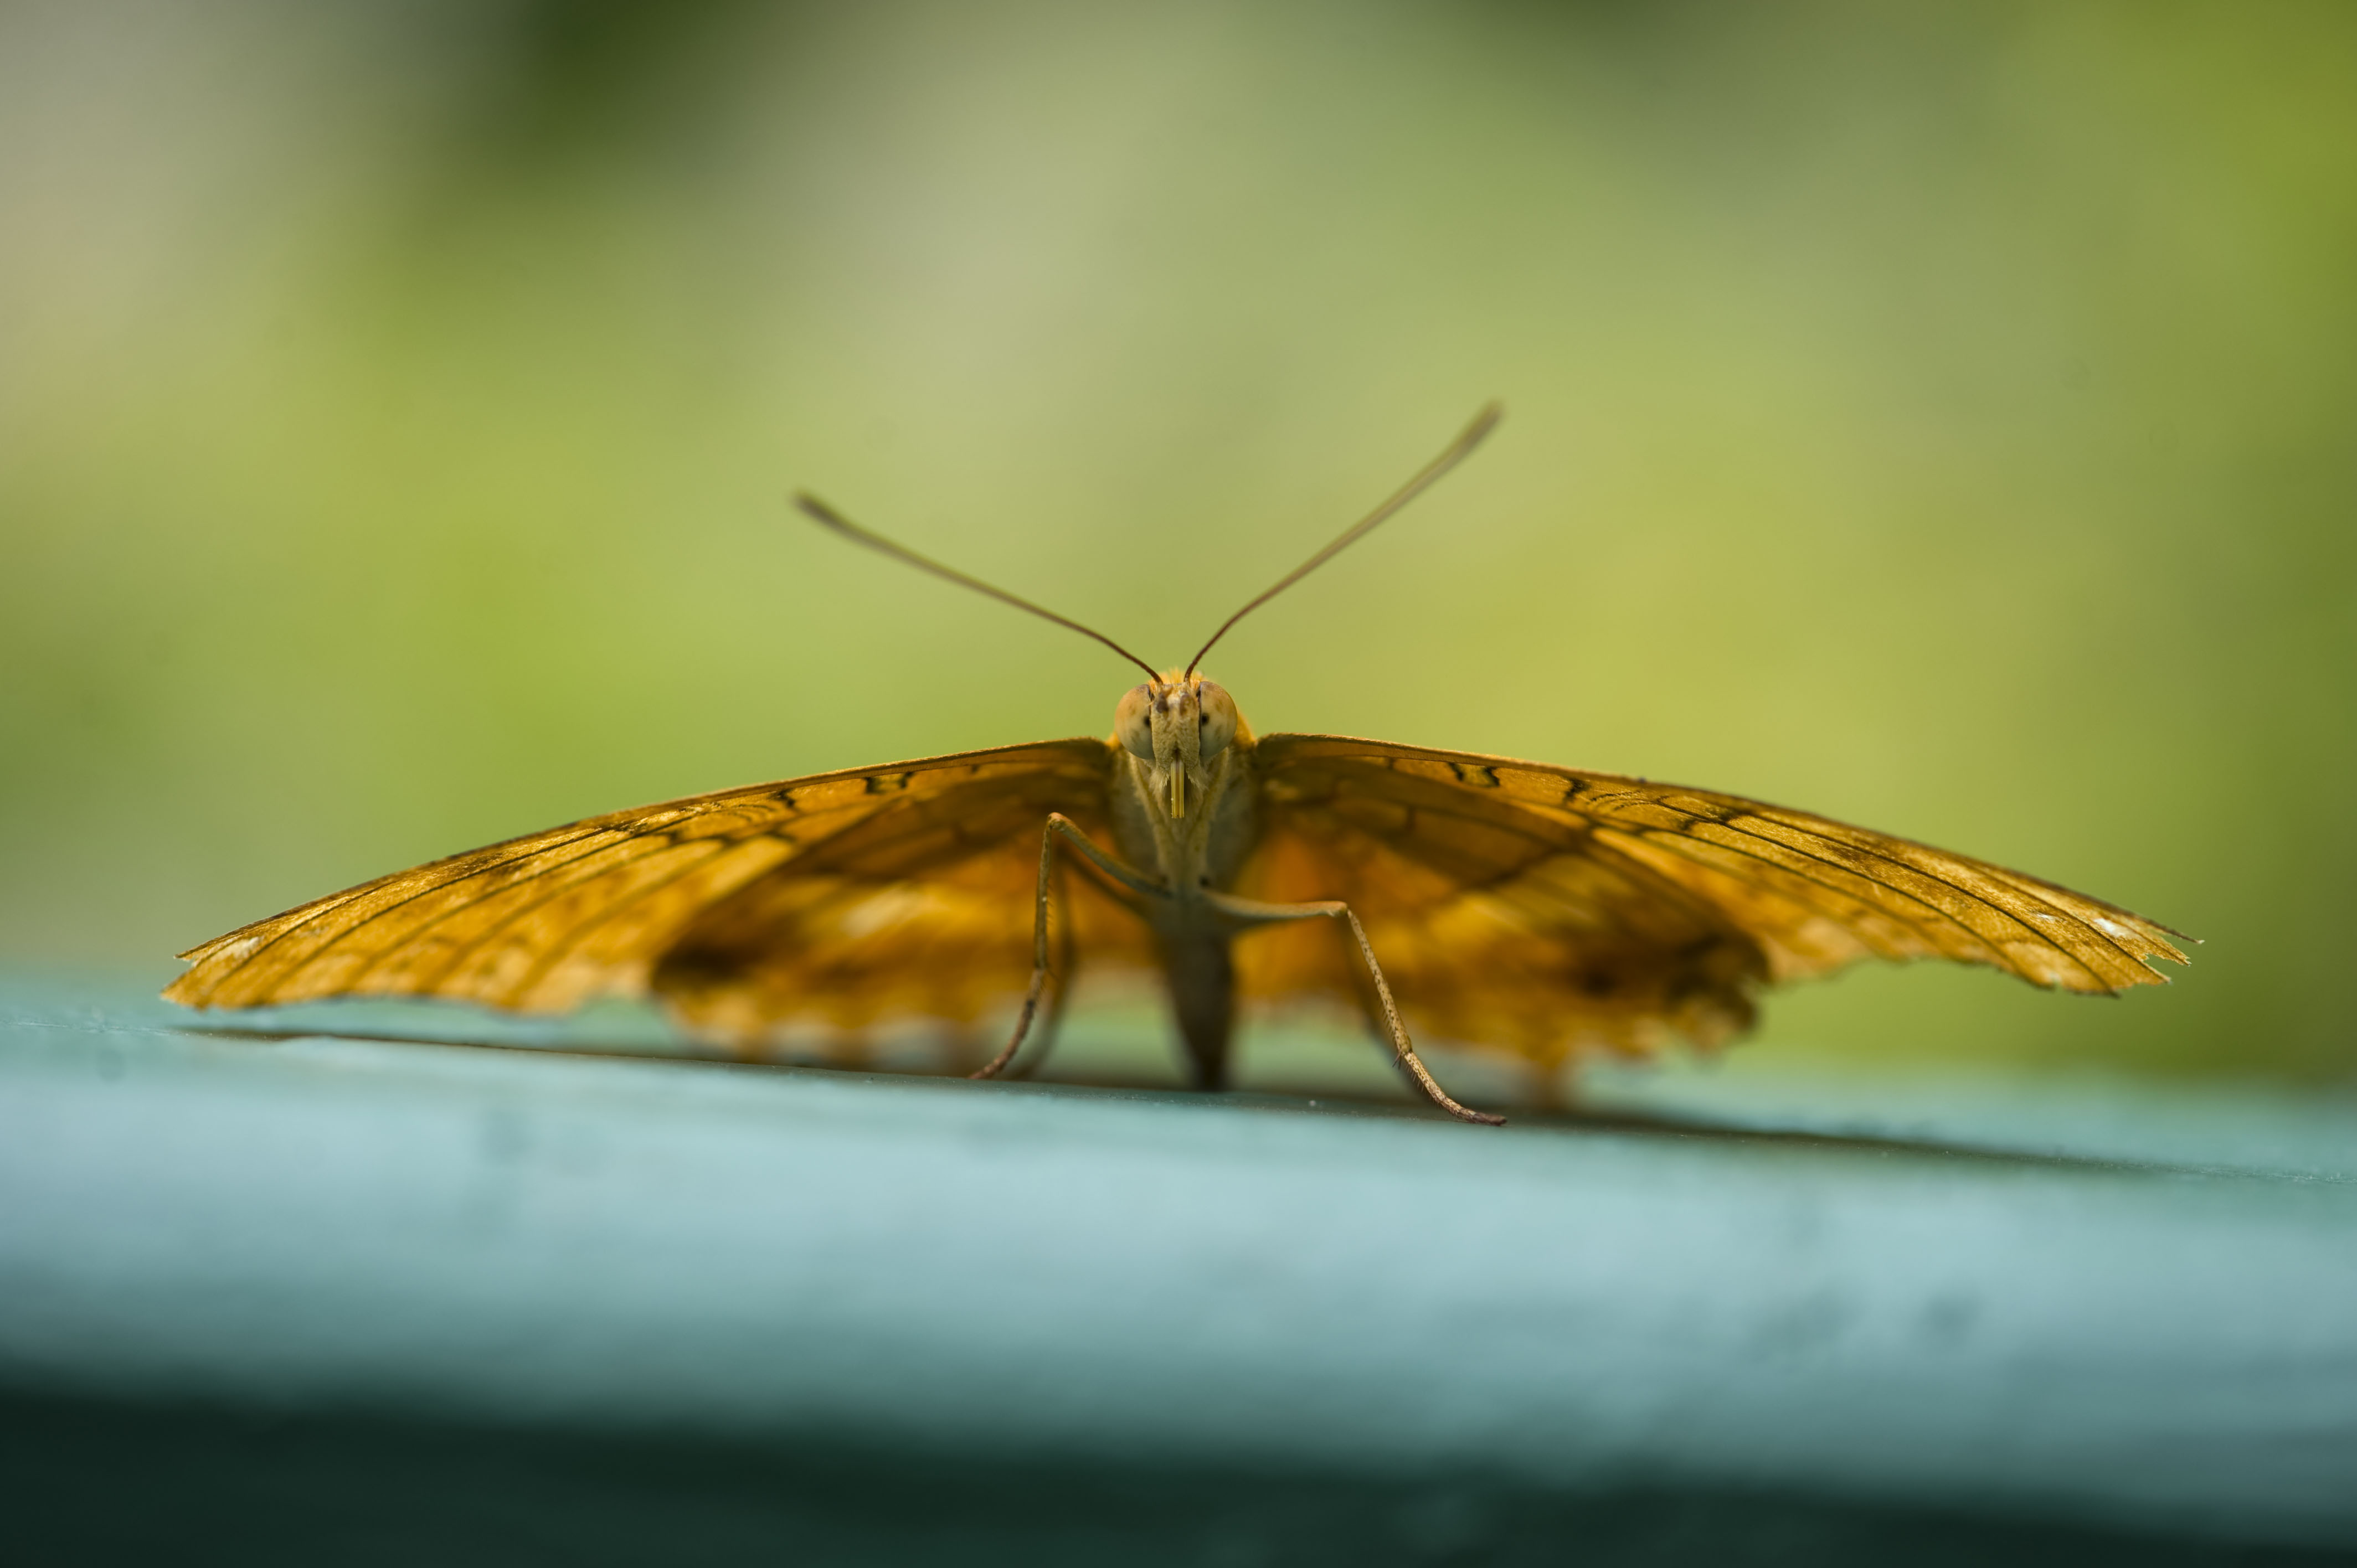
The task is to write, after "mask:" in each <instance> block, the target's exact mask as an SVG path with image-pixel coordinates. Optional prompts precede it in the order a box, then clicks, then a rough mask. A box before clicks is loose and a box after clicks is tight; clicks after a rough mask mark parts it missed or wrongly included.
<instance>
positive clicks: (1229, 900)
mask: <svg viewBox="0 0 2357 1568" xmlns="http://www.w3.org/2000/svg"><path fill="white" fill-rule="evenodd" d="M1202 897H1204V898H1205V899H1206V900H1207V901H1208V902H1209V903H1210V904H1211V908H1214V909H1217V910H1219V911H1220V913H1222V914H1223V915H1225V916H1227V917H1228V918H1230V919H1232V920H1233V921H1235V922H1236V923H1237V924H1239V925H1243V926H1269V925H1277V924H1280V923H1282V922H1285V921H1288V920H1315V919H1320V918H1325V919H1334V920H1340V921H1342V922H1343V923H1344V924H1346V925H1348V926H1349V927H1350V928H1351V937H1352V938H1353V939H1354V940H1356V941H1357V942H1358V944H1359V956H1360V957H1361V959H1363V960H1365V961H1366V965H1367V973H1368V974H1369V975H1371V976H1372V977H1373V980H1374V983H1375V998H1376V1000H1377V1001H1379V1002H1381V1003H1382V1004H1383V1028H1384V1032H1385V1033H1387V1034H1389V1035H1390V1036H1391V1037H1392V1054H1393V1058H1394V1060H1396V1061H1397V1062H1398V1063H1399V1066H1400V1070H1401V1071H1402V1072H1405V1074H1407V1076H1408V1078H1409V1079H1410V1080H1412V1081H1413V1082H1414V1083H1415V1086H1416V1088H1418V1089H1420V1090H1423V1091H1424V1097H1425V1098H1426V1100H1429V1101H1432V1102H1433V1104H1435V1105H1437V1106H1438V1107H1439V1108H1440V1109H1441V1110H1443V1111H1446V1112H1448V1113H1449V1114H1450V1115H1451V1116H1454V1117H1457V1118H1458V1119H1459V1120H1460V1121H1466V1122H1480V1123H1481V1124H1482V1125H1483V1126H1487V1127H1502V1126H1504V1125H1505V1124H1506V1119H1505V1118H1504V1117H1503V1116H1492V1115H1491V1114H1490V1113H1489V1112H1485V1111H1475V1110H1473V1109H1472V1108H1470V1107H1469V1106H1465V1105H1460V1104H1458V1102H1457V1101H1455V1100H1454V1099H1452V1098H1450V1096H1449V1093H1448V1090H1445V1089H1443V1088H1441V1087H1440V1083H1439V1080H1438V1079H1435V1078H1434V1077H1433V1076H1432V1072H1431V1069H1428V1068H1426V1066H1425V1065H1424V1061H1423V1058H1420V1057H1418V1056H1417V1055H1416V1054H1415V1042H1414V1041H1412V1040H1410V1039H1409V1038H1408V1037H1407V1026H1406V1025H1405V1023H1403V1022H1401V1020H1400V1015H1399V1006H1398V1004H1395V1003H1394V1002H1393V1000H1392V988H1391V985H1390V983H1388V982H1386V981H1385V980H1384V979H1383V965H1382V964H1380V963H1378V962H1376V961H1375V947H1374V944H1373V943H1372V942H1371V941H1369V940H1367V928H1366V927H1364V926H1362V925H1361V924H1360V923H1359V917H1358V916H1357V915H1355V914H1353V913H1351V907H1350V906H1349V905H1348V904H1345V903H1343V902H1342V901H1341V900H1340V899H1339V898H1338V899H1328V900H1321V901H1319V902H1318V903H1314V904H1264V903H1262V902H1260V901H1259V900H1258V899H1255V898H1238V897H1233V896H1232V895H1230V894H1225V893H1212V892H1210V891H1208V890H1207V891H1206V892H1205V893H1204V894H1203V895H1202Z"/></svg>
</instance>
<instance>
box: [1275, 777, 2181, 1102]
mask: <svg viewBox="0 0 2357 1568" xmlns="http://www.w3.org/2000/svg"><path fill="white" fill-rule="evenodd" d="M1255 762H1256V765H1257V767H1258V768H1259V772H1260V777H1261V784H1262V801H1263V828H1262V836H1261V840H1260V843H1259V846H1258V848H1257V849H1256V850H1255V852H1254V856H1253V859H1252V861H1251V862H1250V864H1249V865H1248V866H1247V868H1246V871H1245V875H1244V878H1243V882H1244V886H1243V888H1241V889H1240V890H1242V891H1245V892H1248V893H1249V894H1251V895H1252V896H1253V897H1262V898H1269V899H1275V900H1302V899H1313V898H1342V899H1347V900H1348V901H1350V903H1351V905H1352V906H1353V907H1354V908H1356V909H1357V910H1358V912H1359V915H1360V918H1361V919H1362V920H1364V921H1365V922H1366V925H1367V928H1368V934H1369V936H1370V937H1371V938H1372V940H1373V942H1374V944H1375V950H1376V951H1377V953H1378V954H1379V955H1380V956H1381V957H1382V959H1383V967H1384V971H1385V973H1386V974H1387V976H1388V977H1389V978H1390V980H1391V983H1392V985H1393V988H1394V991H1395V993H1397V994H1398V996H1399V998H1400V1000H1401V1003H1402V1004H1403V1006H1404V1007H1405V1008H1406V1009H1407V1010H1408V1012H1409V1013H1410V1014H1411V1015H1412V1016H1413V1017H1415V1019H1417V1020H1418V1021H1419V1022H1420V1026H1422V1027H1423V1028H1425V1029H1426V1030H1428V1031H1431V1032H1433V1033H1435V1034H1437V1035H1438V1036H1444V1037H1447V1038H1450V1039H1455V1040H1459V1041H1463V1042H1467V1043H1470V1044H1480V1045H1491V1046H1498V1047H1505V1048H1509V1049H1512V1050H1514V1051H1516V1052H1518V1053H1519V1054H1522V1055H1524V1056H1527V1057H1530V1058H1534V1059H1535V1060H1538V1061H1541V1062H1543V1063H1548V1064H1552V1063H1554V1062H1556V1061H1560V1060H1561V1059H1562V1058H1564V1057H1565V1056H1566V1055H1568V1054H1569V1053H1570V1052H1572V1051H1574V1050H1576V1049H1577V1048H1579V1047H1582V1046H1584V1045H1599V1046H1604V1047H1611V1048H1615V1049H1620V1050H1624V1051H1646V1050H1651V1049H1652V1048H1655V1047H1658V1046H1659V1045H1660V1044H1662V1043H1663V1039H1664V1038H1665V1036H1670V1035H1682V1036H1685V1037H1687V1038H1689V1039H1693V1040H1695V1041H1696V1042H1698V1043H1703V1044H1713V1043H1717V1042H1718V1041H1721V1040H1724V1039H1726V1038H1727V1037H1729V1036H1732V1035H1733V1034H1735V1033H1736V1032H1738V1031H1739V1030H1740V1029H1742V1028H1743V1027H1745V1026H1748V1025H1749V1023H1750V1022H1751V1020H1752V1017H1753V1015H1754V1007H1753V1003H1752V993H1754V992H1755V991H1756V990H1757V989H1758V988H1759V987H1760V985H1761V984H1763V983H1773V982H1781V981H1786V980H1794V979H1799V978H1802V977H1804V976H1809V975H1817V974H1825V973H1829V972H1832V971H1834V970H1836V969H1839V968H1842V967H1843V966H1845V965H1846V964H1849V963H1852V962H1855V961H1857V960H1859V959H1863V958H1883V959H1916V958H1945V959H1952V960H1954V961H1957V962H1960V963H1980V964H1987V965H1990V966H1992V967H1994V968H1997V969H2002V970H2004V971H2006V972H2008V973H2011V974H2016V975H2018V976H2020V977H2021V978H2022V979H2024V980H2027V981H2029V982H2031V983H2035V984H2040V985H2049V986H2054V987H2057V988H2059V989H2061V990H2066V991H2078V992H2092V993H2104V994H2108V993H2116V992H2118V991H2120V990H2122V989H2124V988H2126V987H2127V986H2131V985H2145V984H2152V983H2158V982H2159V981H2161V980H2162V979H2163V978H2164V977H2163V976H2162V975H2160V974H2159V973H2158V972H2157V971H2156V970H2154V969H2153V967H2152V961H2153V960H2155V959H2164V958H2165V959H2171V960H2174V961H2178V962H2180V963H2181V962H2183V961H2185V955H2184V954H2183V953H2181V952H2179V950H2177V949H2176V948H2175V947H2173V946H2172V945H2170V943H2169V940H2168V939H2169V935H2170V934H2171V933H2169V931H2167V930H2166V929H2164V928H2162V927H2159V926H2157V925H2155V924H2153V923H2152V922H2151V921H2148V920H2146V919H2143V918H2140V917H2138V916H2136V915H2132V914H2130V913H2128V912H2127V911H2126V910H2125V909H2121V908H2116V907H2115V906H2113V905H2110V904H2105V903H2102V902H2100V901H2098V900H2096V899H2093V898H2089V897H2084V896H2083V895H2081V894H2077V893H2073V892H2071V891H2070V890H2069V889H2067V888H2062V887H2058V886H2054V885H2053V884H2051V883H2049V882H2042V881H2040V880H2039V879H2037V878H2036V877H2032V876H2025V875H2022V874H2021V873H2019V872H2016V871H2007V870H2005V869H2003V868H2001V867H1998V866H1995V865H1988V864H1986V862H1982V861H1976V860H1969V859H1966V858H1965V857H1964V856H1963V855H1957V854H1948V853H1947V852H1946V851H1944V850H1937V849H1932V848H1930V847H1928V846H1926V845H1923V844H1919V843H1910V842H1909V841H1907V840H1905V839H1896V838H1889V837H1887V836H1885V835H1884V834H1881V833H1877V832H1867V830H1865V829H1863V828H1854V827H1850V826H1847V825H1846V824H1844V823H1841V822H1832V821H1829V820H1827V819H1825V818H1824V817H1818V816H1812V815H1810V814H1809V813H1808V812H1805V811H1787V810H1785V809H1783V808H1781V807H1778V806H1767V805H1762V804H1760V803H1759V802H1758V801H1754V800H1742V799H1739V798H1738V797H1736V796H1732V795H1721V794H1717V793H1714V792H1712V791H1709V790H1704V789H1684V788H1682V787H1680V786H1677V785H1673V784H1653V783H1649V782H1647V781H1646V780H1644V779H1624V778H1620V777H1618V776H1616V775H1613V774H1609V773H1586V772H1581V771H1579V770H1577V769H1575V768H1552V767H1548V766H1546V765H1545V764H1543V763H1534V762H1518V761H1515V760H1513V759H1512V758H1508V757H1482V756H1477V755H1474V754H1471V753H1468V752H1455V751H1435V750H1430V749H1427V748H1425V747H1422V746H1394V745H1391V744H1389V743H1388V742H1384V741H1373V740H1356V739H1351V738H1349V737H1345V736H1304V735H1275V736H1266V737H1265V738H1263V739H1262V740H1261V741H1260V742H1259V744H1258V746H1257V747H1256V750H1255ZM1319 934H1320V933H1317V932H1314V931H1310V930H1307V929H1280V930H1277V931H1274V932H1271V933H1269V934H1267V935H1263V936H1255V937H1254V938H1253V939H1251V940H1248V941H1246V942H1244V943H1243V944H1241V945H1240V947H1239V950H1238V959H1239V965H1240V969H1241V970H1242V978H1243V987H1244V990H1245V993H1246V994H1248V995H1252V996H1256V997H1260V998H1263V999H1267V1000H1281V999H1284V998H1286V997H1289V996H1295V995H1300V994H1303V993H1326V994H1329V995H1350V994H1351V993H1353V992H1354V990H1355V987H1356V985H1357V983H1358V982H1356V980H1355V979H1354V978H1353V976H1352V975H1351V971H1350V969H1349V968H1348V966H1346V965H1345V963H1344V962H1343V961H1342V957H1341V955H1340V951H1339V949H1338V946H1337V944H1335V943H1334V942H1333V941H1332V940H1331V935H1330V933H1325V935H1326V940H1324V941H1322V942H1321V941H1319V940H1317V939H1318V935H1319Z"/></svg>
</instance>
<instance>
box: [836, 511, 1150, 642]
mask: <svg viewBox="0 0 2357 1568" xmlns="http://www.w3.org/2000/svg"><path fill="white" fill-rule="evenodd" d="M794 505H796V506H798V507H800V508H801V509H802V512H803V514H804V515H805V516H807V517H809V518H810V520H811V521H813V522H816V523H819V524H821V525H823V526H824V527H827V528H831V529H833V530H834V532H837V533H840V534H841V535H843V536H844V537H845V539H848V540H850V541H851V542H853V543H855V544H865V545H866V546H867V548H868V549H870V550H874V551H877V552H878V553H882V554H886V555H889V556H890V557H891V558H892V559H893V560H895V561H898V562H900V563H901V564H904V565H909V566H914V567H915V568H916V569H917V570H918V571H920V572H931V574H932V575H934V576H936V577H942V578H945V579H947V580H948V581H950V582H952V583H955V584H957V585H959V586H960V587H965V588H972V589H973V590H974V592H975V593H977V594H983V595H985V596H988V597H991V598H994V599H996V600H997V601H998V602H999V603H1000V604H1002V605H1013V606H1014V607H1016V608H1017V609H1018V610H1028V611H1029V612H1030V613H1031V614H1033V615H1035V616H1038V617H1039V618H1040V619H1041V620H1051V621H1054V622H1055V623H1056V624H1057V625H1058V626H1060V627H1065V628H1070V629H1071V630H1073V631H1077V632H1079V633H1080V634H1081V635H1082V637H1093V638H1095V639H1097V640H1098V641H1099V642H1102V643H1103V644H1104V645H1105V646H1106V647H1107V648H1110V649H1112V650H1114V652H1115V653H1118V654H1120V655H1121V656H1122V657H1123V658H1124V659H1126V660H1129V661H1130V662H1131V663H1132V664H1135V665H1136V666H1137V667H1138V668H1139V669H1140V670H1143V671H1146V675H1147V677H1148V678H1149V679H1158V678H1159V677H1158V676H1157V672H1156V671H1155V668H1154V666H1153V665H1151V664H1148V663H1147V662H1146V660H1143V659H1140V658H1139V657H1138V656H1137V655H1136V654H1135V653H1132V652H1131V651H1130V650H1128V649H1126V648H1124V647H1123V646H1122V645H1121V644H1120V643H1118V642H1115V641H1114V639H1112V638H1110V637H1107V636H1106V635H1105V634H1104V633H1103V632H1101V631H1096V630H1092V628H1088V627H1085V626H1082V624H1081V623H1080V622H1079V621H1076V620H1068V619H1066V618H1064V617H1062V616H1060V615H1058V614H1057V613H1056V612H1055V611H1053V610H1050V609H1042V608H1041V607H1039V606H1038V605H1035V604H1033V603H1032V602H1031V601H1030V600H1029V599H1026V598H1018V597H1017V596H1015V595H1013V594H1010V593H1008V592H1007V591H1006V589H1004V588H994V587H992V586H991V585H989V584H988V583H985V582H984V581H983V580H982V579H981V578H979V577H969V576H967V575H965V574H964V573H963V572H961V571H959V570H957V569H956V568H955V567H953V566H944V565H942V564H941V563H940V562H938V561H935V560H932V559H931V558H930V557H927V556H923V555H920V554H918V553H916V552H915V551H913V550H911V549H909V547H908V546H907V545H905V544H895V543H893V542H892V541H890V540H888V539H887V538H885V537H884V536H883V535H882V534H880V533H870V532H868V531H867V530H866V529H864V528H862V527H860V526H859V525H858V524H857V523H856V522H854V521H851V520H850V519H849V518H847V517H845V516H844V515H843V514H842V513H841V512H839V511H836V510H834V508H833V507H831V506H829V505H827V504H826V503H825V502H824V501H823V500H821V499H818V498H817V497H816V496H813V495H811V494H809V493H808V492H806V491H805V492H797V493H796V494H795V496H794Z"/></svg>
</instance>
